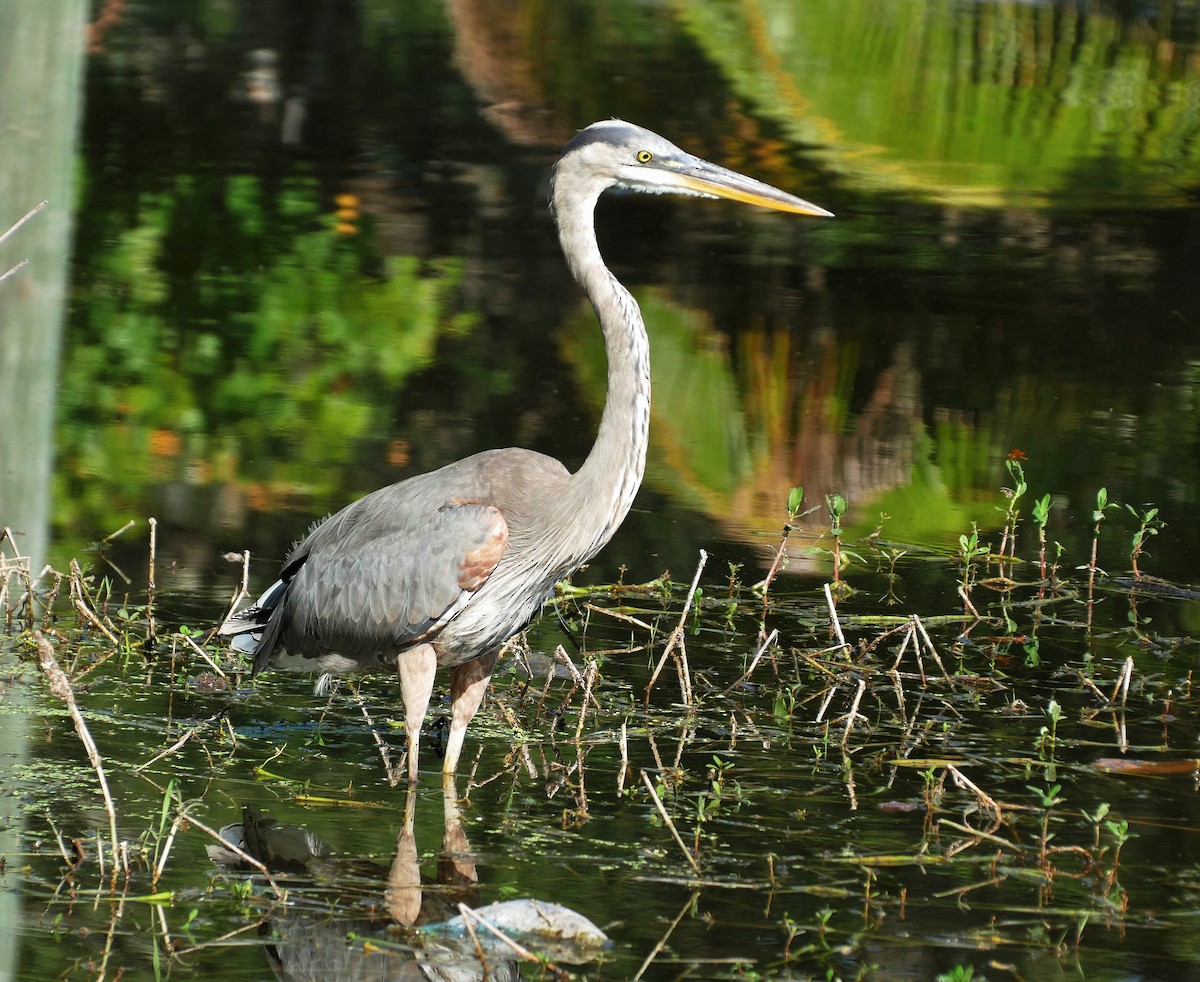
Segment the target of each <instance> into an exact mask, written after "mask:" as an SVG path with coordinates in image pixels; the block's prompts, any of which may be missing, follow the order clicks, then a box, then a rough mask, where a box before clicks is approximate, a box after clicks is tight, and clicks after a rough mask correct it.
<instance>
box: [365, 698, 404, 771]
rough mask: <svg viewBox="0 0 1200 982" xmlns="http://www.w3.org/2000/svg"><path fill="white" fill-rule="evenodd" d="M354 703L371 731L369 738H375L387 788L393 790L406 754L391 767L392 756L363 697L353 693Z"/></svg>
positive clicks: (402, 769) (402, 768) (402, 767)
mask: <svg viewBox="0 0 1200 982" xmlns="http://www.w3.org/2000/svg"><path fill="white" fill-rule="evenodd" d="M354 696H355V701H356V702H357V703H358V710H359V712H360V713H362V717H363V719H365V720H366V721H367V729H369V730H370V731H371V736H373V737H374V738H375V746H376V748H377V749H378V750H379V756H380V758H381V759H382V760H383V769H384V772H385V773H386V774H387V779H388V787H392V788H394V787H395V786H396V785H397V784H399V783H400V781H401V778H402V776H403V774H404V765H405V764H406V763H407V757H408V754H407V753H406V754H405V755H404V757H405V759H404V760H401V761H400V762H399V763H398V764H396V765H395V766H394V767H393V766H392V755H391V752H390V751H389V750H388V745H387V741H386V740H384V739H383V737H382V736H381V735H380V733H379V730H378V729H377V728H376V726H375V721H374V720H373V719H371V714H370V713H368V712H367V702H366V700H365V699H363V697H362V696H361V695H360V694H359V693H358V692H357V691H355V693H354Z"/></svg>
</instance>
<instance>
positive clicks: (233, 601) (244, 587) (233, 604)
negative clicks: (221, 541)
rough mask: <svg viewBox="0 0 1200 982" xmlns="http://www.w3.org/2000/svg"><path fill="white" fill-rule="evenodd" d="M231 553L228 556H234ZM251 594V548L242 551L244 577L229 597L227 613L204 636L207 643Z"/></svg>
mask: <svg viewBox="0 0 1200 982" xmlns="http://www.w3.org/2000/svg"><path fill="white" fill-rule="evenodd" d="M232 555H233V553H229V554H228V555H227V556H226V558H229V557H230V556H232ZM249 596H250V550H249V549H246V550H243V552H242V578H241V580H239V581H238V586H237V589H236V590H234V592H233V596H232V597H230V599H229V606H228V607H226V608H225V613H224V614H223V615H222V616H221V617H220V618H218V620H217V622H216V623H215V624H214V625H213V627H212V629H211V630H210V631H209V632H208V634H206V635H205V636H204V641H205V643H207V642H209V641H211V640H212V639H213V638H214V637H216V636H217V634H218V633H219V632H220V630H221V625H222V624H224V623H225V622H226V621H227V620H229V618H230V617H231V616H232V615H233V612H234V611H235V610H237V607H238V604H240V603H241V602H242V601H243V600H245V599H248V598H249Z"/></svg>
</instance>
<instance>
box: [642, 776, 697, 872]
mask: <svg viewBox="0 0 1200 982" xmlns="http://www.w3.org/2000/svg"><path fill="white" fill-rule="evenodd" d="M642 783H643V784H645V785H646V790H647V791H649V792H650V798H651V799H652V800H653V801H654V807H655V808H657V809H658V814H659V815H661V816H662V820H663V821H664V822H665V823H666V825H667V829H668V830H670V833H671V835H672V837H673V838H674V839H675V843H676V845H678V846H679V851H680V852H682V853H683V855H684V858H685V859H687V861H688V865H689V866H691V867H692V871H693V872H694V873H695V874H696V875H697V876H700V875H701V874H700V863H699V862H698V861H697V859H696V857H695V856H694V855H692V854H691V853H690V852H688V847H687V846H686V845H685V844H684V842H683V839H681V838H680V836H679V830H678V829H676V828H675V823H674V822H673V821H671V816H670V815H668V814H667V809H666V807H665V806H664V805H663V803H662V799H661V798H660V797H659V796H658V793H657V792H656V791H655V790H654V784H653V782H651V780H650V775H649V774H647V773H646V771H645V769H643V770H642Z"/></svg>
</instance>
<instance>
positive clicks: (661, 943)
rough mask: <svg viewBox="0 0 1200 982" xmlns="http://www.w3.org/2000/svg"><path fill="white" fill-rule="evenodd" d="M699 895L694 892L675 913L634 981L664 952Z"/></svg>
mask: <svg viewBox="0 0 1200 982" xmlns="http://www.w3.org/2000/svg"><path fill="white" fill-rule="evenodd" d="M698 896H699V894H698V893H695V892H693V893H692V895H691V896H690V897H688V899H687V903H685V904H684V905H683V907H682V908H681V909H680V911H679V913H678V914H676V915H675V920H673V921H672V922H671V923H670V924H668V925H667V929H666V931H664V932H663V936H662V937H661V938H659V939H658V944H656V945H655V946H654V947H653V948H651V949H650V954H648V955H647V956H646V960H645V961H644V962H642V966H641V968H639V969H638V970H637V974H636V975H635V976H634V977H633V982H638V980H639V979H641V977H642V976H643V975H645V974H646V969H648V968H649V967H650V964H651V962H653V961H654V959H655V958H657V957H658V956H659V955H660V954H661V953H662V950H663V949H664V948H665V947H666V946H667V942H668V941H670V940H671V935H672V934H674V933H675V928H677V927H679V922H680V921H682V920H683V918H684V915H685V914H687V912H688V911H689V910H691V909H692V905H693V904H694V903H695V902H696V898H697V897H698Z"/></svg>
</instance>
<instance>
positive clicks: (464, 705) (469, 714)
mask: <svg viewBox="0 0 1200 982" xmlns="http://www.w3.org/2000/svg"><path fill="white" fill-rule="evenodd" d="M499 654H500V649H499V648H497V649H496V650H495V651H490V652H488V653H487V654H486V655H480V656H479V657H478V658H476V659H475V660H474V661H469V662H467V663H466V664H465V665H459V666H458V667H457V668H454V669H451V670H450V739H449V740H448V741H447V742H446V759H445V761H444V763H443V765H442V782H443V784H445V783H447V782H449V783H451V784H453V782H454V774H455V772H456V771H457V770H458V758H459V755H460V754H461V753H462V748H463V740H464V739H465V738H466V735H467V725H468V724H469V723H470V722H471V720H472V719H474V718H475V714H476V713H477V712H478V711H479V704H480V703H482V702H483V695H484V693H485V692H487V687H488V682H490V681H491V678H492V670H493V669H494V668H495V667H496V658H497V656H498V655H499Z"/></svg>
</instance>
